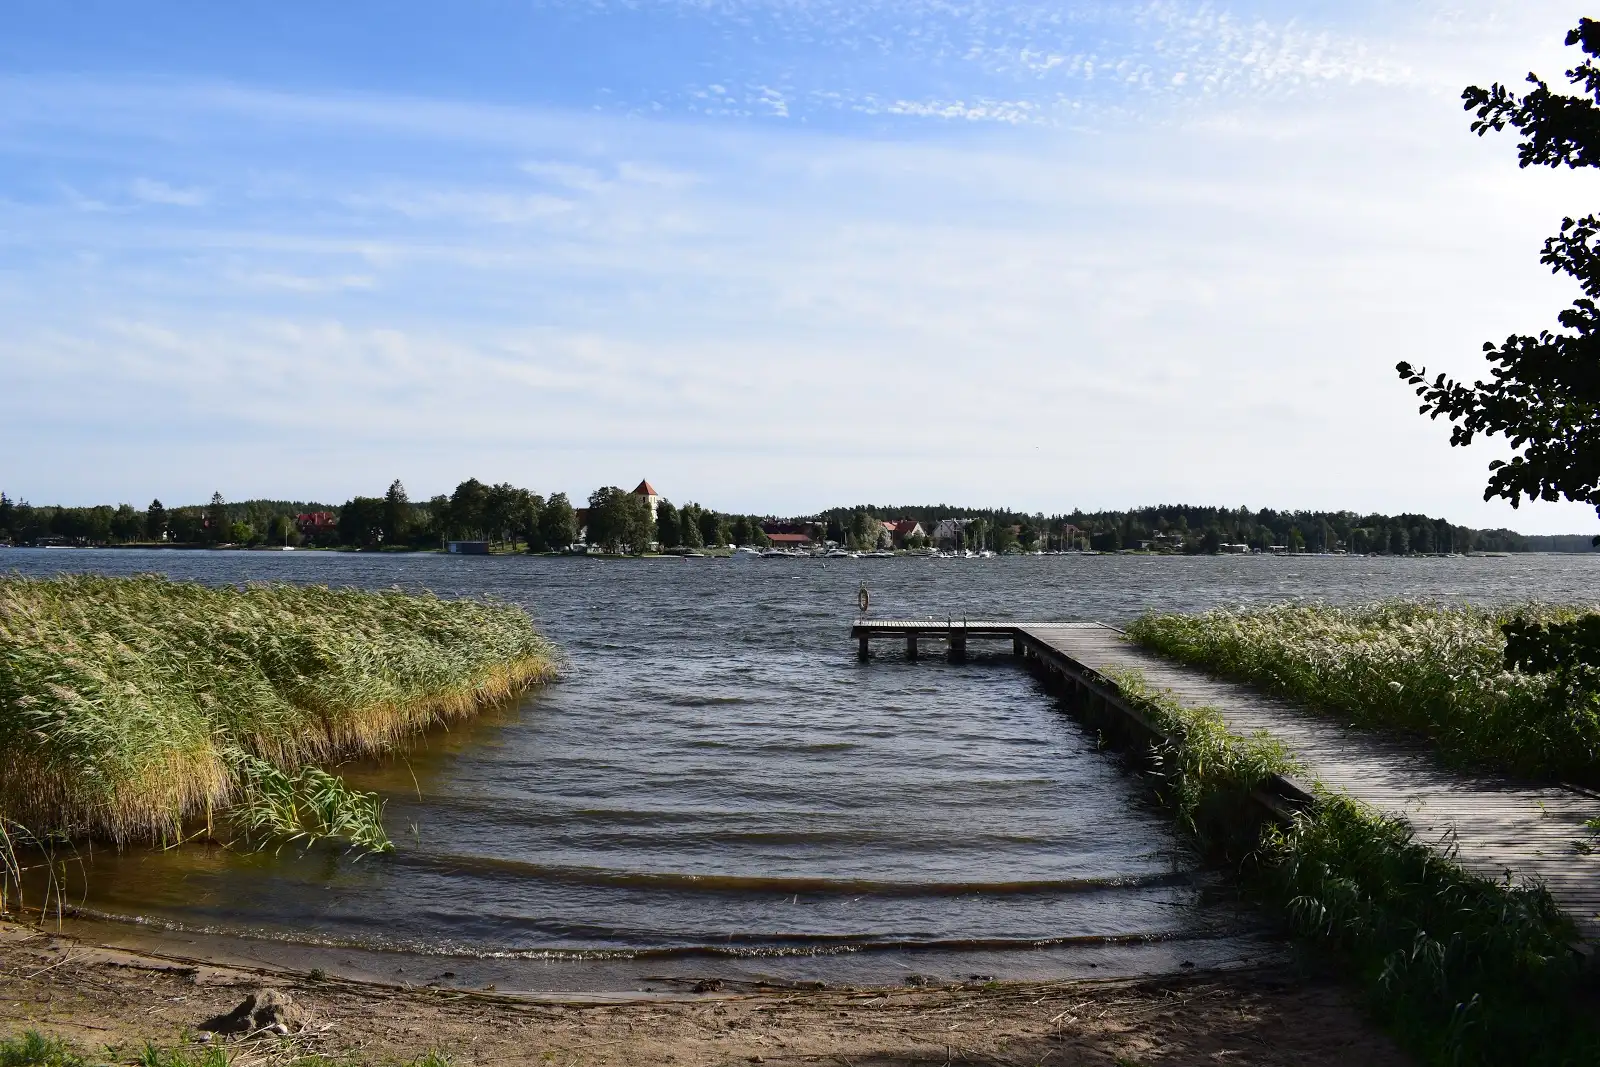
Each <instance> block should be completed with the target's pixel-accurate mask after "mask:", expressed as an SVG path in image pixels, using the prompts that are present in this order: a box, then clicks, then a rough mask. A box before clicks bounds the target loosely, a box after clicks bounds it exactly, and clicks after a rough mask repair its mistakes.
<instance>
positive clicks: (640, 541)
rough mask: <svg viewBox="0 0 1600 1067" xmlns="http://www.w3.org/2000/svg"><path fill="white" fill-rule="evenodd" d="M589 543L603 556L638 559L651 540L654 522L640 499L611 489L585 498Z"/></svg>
mask: <svg viewBox="0 0 1600 1067" xmlns="http://www.w3.org/2000/svg"><path fill="white" fill-rule="evenodd" d="M588 514H589V517H588V528H589V543H590V544H591V545H597V546H599V547H600V548H601V549H603V550H604V551H606V552H610V553H613V554H618V553H622V552H632V553H634V554H636V555H642V554H643V553H644V552H646V551H648V550H649V548H650V544H651V542H652V541H654V540H655V533H656V529H655V521H654V520H653V519H652V518H651V516H650V504H649V503H648V502H647V501H646V500H645V498H644V497H642V496H639V495H637V494H635V493H630V492H627V491H626V490H622V489H618V488H616V487H615V486H611V487H608V488H605V489H596V490H595V491H594V492H593V493H591V494H589V513H588Z"/></svg>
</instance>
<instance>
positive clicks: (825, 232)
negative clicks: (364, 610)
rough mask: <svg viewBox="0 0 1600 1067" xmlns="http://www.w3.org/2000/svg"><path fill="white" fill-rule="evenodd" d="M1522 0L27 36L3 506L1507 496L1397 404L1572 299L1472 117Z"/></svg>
mask: <svg viewBox="0 0 1600 1067" xmlns="http://www.w3.org/2000/svg"><path fill="white" fill-rule="evenodd" d="M1578 13H1579V12H1578V11H1577V10H1576V9H1573V8H1571V7H1569V6H1567V5H1558V4H1549V3H1542V2H1537V0H1536V2H1532V3H1518V4H1510V3H1502V4H1490V3H1473V2H1470V0H1469V2H1466V3H1452V4H1448V5H1446V4H1433V3H1384V4H1378V3H1362V2H1357V3H1344V4H1292V5H1291V4H1276V3H1246V4H1237V5H1230V4H1223V3H1193V4H1191V3H1180V2H1165V3H1133V4H1117V3H1106V4H1073V3H1035V4H1002V3H989V2H977V3H966V2H960V0H952V2H931V0H908V2H853V3H844V2H826V3H812V2H806V0H765V2H763V0H753V2H739V0H703V2H659V3H657V2H647V0H635V2H629V3H611V2H594V3H563V4H545V3H537V2H534V3H530V2H518V3H512V2H494V3H477V4H472V3H451V4H448V5H446V4H418V3H382V4H379V3H364V4H357V3H347V4H340V5H311V4H300V3H285V2H279V3H273V4H265V3H241V4H228V5H217V4H201V3H183V4H179V3H168V4H158V3H146V4H140V5H133V4H127V3H99V4H92V3H80V4H74V5H62V4H55V3H35V2H31V0H20V2H13V3H10V4H8V5H7V6H6V9H5V12H4V13H3V14H0V375H3V379H0V385H3V388H0V488H3V489H4V490H5V491H7V492H8V493H10V494H11V495H13V496H20V497H26V498H29V499H31V500H33V501H34V502H36V503H43V502H57V501H59V502H63V503H89V502H99V501H104V500H130V501H134V502H139V503H142V502H144V501H146V500H148V499H149V498H150V497H152V496H159V497H161V498H162V499H163V500H167V501H169V502H170V501H185V500H200V499H203V498H205V497H207V496H209V494H210V492H211V491H212V490H213V489H221V491H222V492H223V493H224V494H225V495H226V496H228V497H230V498H234V499H238V498H244V497H248V496H280V497H281V496H295V497H317V498H322V499H330V500H342V499H344V498H345V497H347V496H349V495H351V494H353V493H357V492H377V491H379V490H381V489H382V487H383V486H385V485H386V484H387V483H388V481H389V480H390V479H392V478H395V477H399V478H401V479H403V480H404V481H405V483H406V485H407V486H408V487H409V488H410V489H411V491H412V494H413V496H427V495H430V494H432V493H435V492H441V491H448V489H449V488H450V487H451V486H452V485H453V484H454V483H455V481H457V480H459V479H460V478H462V477H466V476H468V475H474V476H477V477H479V478H483V479H486V480H496V481H498V480H510V481H513V482H516V483H518V484H522V485H528V486H531V487H533V488H536V489H539V490H541V491H544V492H551V491H556V490H565V491H567V492H569V493H572V494H574V495H580V494H584V493H587V492H588V491H589V490H590V489H592V488H594V487H595V486H596V485H600V484H609V483H616V484H623V485H632V484H633V483H634V482H636V481H637V480H638V479H639V478H640V477H643V476H648V477H649V478H650V479H651V480H652V481H653V482H654V483H655V484H656V485H657V486H658V487H659V488H660V489H661V490H662V491H663V492H665V493H666V494H667V495H668V496H670V497H672V498H674V499H677V500H689V499H697V500H700V501H703V502H705V503H707V504H709V505H713V506H718V507H722V508H725V509H729V510H740V511H756V512H777V513H786V512H796V511H804V510H809V509H813V508H818V507H824V506H828V505H831V504H836V503H844V502H855V501H864V500H871V501H882V502H892V501H901V502H909V501H937V500H946V501H952V502H956V501H960V502H971V503H983V504H1009V505H1011V506H1015V507H1026V508H1030V509H1034V508H1037V509H1043V510H1065V509H1070V508H1072V507H1086V508H1092V507H1122V506H1129V505H1137V504H1142V503H1156V502H1163V501H1180V500H1181V501H1189V502H1196V503H1202V502H1203V503H1217V504H1228V505H1233V506H1237V505H1239V504H1249V505H1251V506H1255V507H1261V506H1275V507H1349V508H1354V509H1359V510H1365V509H1373V510H1387V511H1399V510H1422V511H1427V512H1430V513H1433V514H1441V515H1446V516H1449V517H1450V518H1452V519H1454V520H1456V521H1458V522H1464V523H1468V524H1471V525H1478V526H1485V525H1500V524H1510V525H1514V526H1516V527H1517V528H1520V529H1525V530H1529V531H1561V532H1566V531H1587V530H1590V529H1591V528H1593V527H1594V526H1595V520H1594V516H1593V514H1592V513H1590V512H1589V511H1588V509H1585V508H1579V507H1574V506H1567V505H1547V504H1545V505H1537V506H1524V507H1523V509H1522V510H1521V511H1520V512H1512V511H1511V510H1510V509H1509V508H1508V507H1506V506H1505V505H1503V504H1485V503H1483V502H1482V501H1481V500H1480V499H1479V498H1480V494H1481V488H1482V484H1483V479H1484V468H1485V466H1486V465H1487V463H1488V461H1489V460H1490V459H1492V458H1494V457H1495V456H1496V455H1497V454H1499V453H1497V452H1496V451H1495V450H1494V448H1493V447H1492V446H1491V447H1474V448H1473V449H1470V450H1465V451H1463V450H1452V449H1449V448H1448V447H1447V444H1446V442H1447V439H1448V433H1447V431H1446V429H1445V428H1444V427H1442V426H1439V425H1436V424H1431V423H1428V422H1427V421H1426V420H1424V419H1421V418H1419V417H1418V416H1417V415H1416V414H1415V404H1414V401H1413V400H1412V399H1411V397H1410V394H1409V393H1408V392H1407V391H1406V390H1405V389H1404V388H1403V387H1402V385H1401V384H1400V383H1399V382H1398V381H1397V380H1396V379H1395V378H1394V376H1393V371H1392V370H1391V368H1392V366H1393V364H1394V363H1395V362H1396V361H1397V360H1399V359H1402V358H1405V359H1411V360H1413V361H1418V362H1423V363H1426V364H1427V365H1428V366H1429V367H1430V368H1438V369H1448V370H1452V371H1455V372H1459V373H1467V374H1474V373H1478V372H1479V369H1480V367H1481V365H1482V364H1481V361H1480V358H1479V356H1478V350H1479V347H1480V345H1481V343H1482V342H1483V341H1484V340H1485V339H1488V338H1500V337H1503V336H1505V335H1506V334H1508V333H1510V332H1512V331H1531V330H1536V329H1538V328H1541V327H1544V326H1546V325H1549V324H1551V323H1553V321H1554V315H1555V312H1556V310H1557V309H1558V308H1559V307H1560V306H1561V305H1562V304H1564V303H1565V302H1566V301H1568V300H1569V299H1571V297H1572V296H1573V292H1572V290H1571V288H1570V287H1569V286H1568V285H1567V284H1566V283H1565V282H1564V280H1562V279H1556V278H1551V277H1550V276H1549V275H1548V274H1547V273H1545V272H1544V270H1543V269H1542V268H1540V267H1539V265H1538V262H1537V255H1538V248H1539V244H1540V242H1541V241H1542V239H1543V237H1544V236H1545V235H1546V234H1547V233H1549V232H1552V231H1553V230H1554V228H1555V226H1556V225H1557V224H1558V223H1559V220H1560V218H1561V217H1562V216H1563V215H1565V214H1569V213H1572V214H1575V213H1577V212H1579V211H1587V210H1590V209H1591V208H1592V206H1593V201H1592V197H1591V196H1589V195H1586V194H1587V193H1588V192H1589V189H1588V186H1587V185H1586V184H1585V183H1586V182H1587V181H1589V179H1587V178H1584V177H1582V176H1576V175H1571V174H1549V173H1542V172H1541V173H1529V172H1521V171H1518V170H1517V168H1516V166H1515V159H1514V152H1513V147H1512V143H1511V142H1510V141H1509V140H1508V139H1506V138H1501V139H1499V140H1496V139H1493V138H1491V139H1489V140H1487V141H1479V140H1478V139H1477V138H1475V137H1472V136H1471V135H1470V134H1469V133H1468V132H1467V130H1466V120H1465V117H1464V116H1463V114H1462V113H1461V111H1460V109H1459V104H1458V102H1457V99H1456V98H1457V96H1458V94H1459V92H1460V88H1461V86H1462V85H1464V84H1466V83H1468V82H1473V81H1477V82H1487V81H1489V80H1492V79H1495V78H1501V79H1515V78H1517V77H1519V76H1520V74H1521V73H1522V72H1524V71H1526V70H1528V69H1538V70H1540V71H1542V72H1545V73H1546V74H1549V75H1555V74H1557V73H1558V72H1559V70H1560V69H1561V68H1562V67H1563V66H1565V65H1567V63H1568V62H1569V56H1568V55H1567V54H1565V52H1564V50H1563V49H1562V48H1561V47H1560V40H1561V37H1562V35H1563V33H1564V31H1565V29H1566V28H1567V27H1568V26H1569V25H1570V24H1571V23H1573V22H1574V21H1575V19H1576V16H1577V14H1578Z"/></svg>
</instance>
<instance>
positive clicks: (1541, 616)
mask: <svg viewBox="0 0 1600 1067" xmlns="http://www.w3.org/2000/svg"><path fill="white" fill-rule="evenodd" d="M1588 610H1590V609H1584V608H1576V607H1553V606H1549V605H1540V604H1531V605H1524V606H1521V607H1518V608H1510V609H1503V610H1498V611H1485V610H1480V609H1477V608H1471V607H1449V606H1441V605H1436V604H1426V603H1417V602H1411V601H1388V602H1384V603H1381V604H1372V605H1364V606H1357V607H1333V606H1329V605H1325V604H1303V603H1302V604H1280V605H1274V606H1271V607H1261V608H1248V609H1222V610H1216V611H1208V612H1205V613H1203V614H1198V615H1178V614H1148V615H1145V616H1143V617H1141V618H1140V619H1138V620H1137V621H1135V622H1134V623H1133V624H1132V625H1131V626H1129V627H1128V633H1129V635H1130V636H1131V637H1133V638H1134V640H1136V641H1138V642H1139V643H1140V644H1142V645H1144V646H1145V647H1147V648H1149V649H1151V650H1153V651H1155V652H1158V653H1160V654H1162V655H1164V656H1167V657H1169V658H1171V659H1175V660H1177V661H1179V662H1181V663H1186V664H1190V665H1192V666H1196V667H1201V668H1204V669H1206V670H1209V671H1212V672H1214V673H1217V674H1221V675H1224V676H1227V677H1230V678H1234V679H1237V680H1240V681H1245V682H1250V683H1252V684H1254V685H1257V686H1260V687H1261V688H1263V689H1265V690H1267V691H1269V692H1272V693H1276V694H1278V695H1280V696H1284V697H1288V698H1290V699H1292V700H1296V701H1299V702H1301V703H1304V704H1307V705H1309V706H1312V707H1316V708H1321V709H1324V710H1328V711H1333V712H1337V713H1338V714H1339V715H1340V716H1341V717H1342V718H1344V719H1345V720H1346V721H1350V722H1354V723H1357V724H1360V725H1364V726H1378V727H1393V728H1399V729H1403V730H1408V731H1413V732H1415V733H1418V734H1421V735H1423V736H1425V737H1427V738H1429V739H1430V740H1431V741H1432V742H1433V743H1434V744H1435V745H1437V747H1438V749H1439V751H1440V752H1441V753H1442V754H1443V755H1445V756H1446V757H1447V758H1449V759H1451V760H1453V761H1454V762H1457V763H1460V764H1466V765H1473V766H1479V767H1486V768H1492V769H1496V770H1504V771H1511V772H1514V773H1518V774H1524V775H1529V776H1534V777H1540V778H1560V779H1569V780H1575V781H1581V782H1587V783H1590V784H1600V695H1597V694H1596V693H1595V692H1594V691H1593V690H1592V689H1589V688H1584V687H1582V686H1577V685H1572V684H1567V683H1566V682H1565V681H1564V679H1563V676H1562V675H1559V674H1556V673H1528V672H1524V671H1521V670H1508V669H1507V668H1506V663H1505V647H1506V639H1505V635H1504V633H1502V631H1501V629H1500V627H1501V626H1502V625H1503V624H1505V623H1507V622H1510V621H1512V620H1514V619H1526V620H1529V621H1538V622H1553V621H1564V620H1569V619H1573V618H1577V617H1579V616H1580V615H1581V614H1583V613H1584V612H1585V611H1588Z"/></svg>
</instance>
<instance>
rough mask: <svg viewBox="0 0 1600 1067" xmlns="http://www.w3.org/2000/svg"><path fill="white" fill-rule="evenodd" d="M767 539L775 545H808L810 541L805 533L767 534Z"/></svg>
mask: <svg viewBox="0 0 1600 1067" xmlns="http://www.w3.org/2000/svg"><path fill="white" fill-rule="evenodd" d="M767 540H768V541H771V542H772V543H773V544H775V545H809V544H810V543H811V538H809V537H807V536H806V535H805V534H787V533H774V534H767Z"/></svg>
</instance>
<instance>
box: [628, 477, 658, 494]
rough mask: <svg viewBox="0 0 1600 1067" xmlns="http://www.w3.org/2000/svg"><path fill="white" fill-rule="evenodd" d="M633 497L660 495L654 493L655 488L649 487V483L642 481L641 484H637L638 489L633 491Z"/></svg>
mask: <svg viewBox="0 0 1600 1067" xmlns="http://www.w3.org/2000/svg"><path fill="white" fill-rule="evenodd" d="M633 495H634V496H660V495H661V494H660V493H658V492H656V487H655V486H653V485H651V484H650V482H649V481H648V480H646V481H642V482H640V483H639V488H637V489H635V490H634V491H633Z"/></svg>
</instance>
